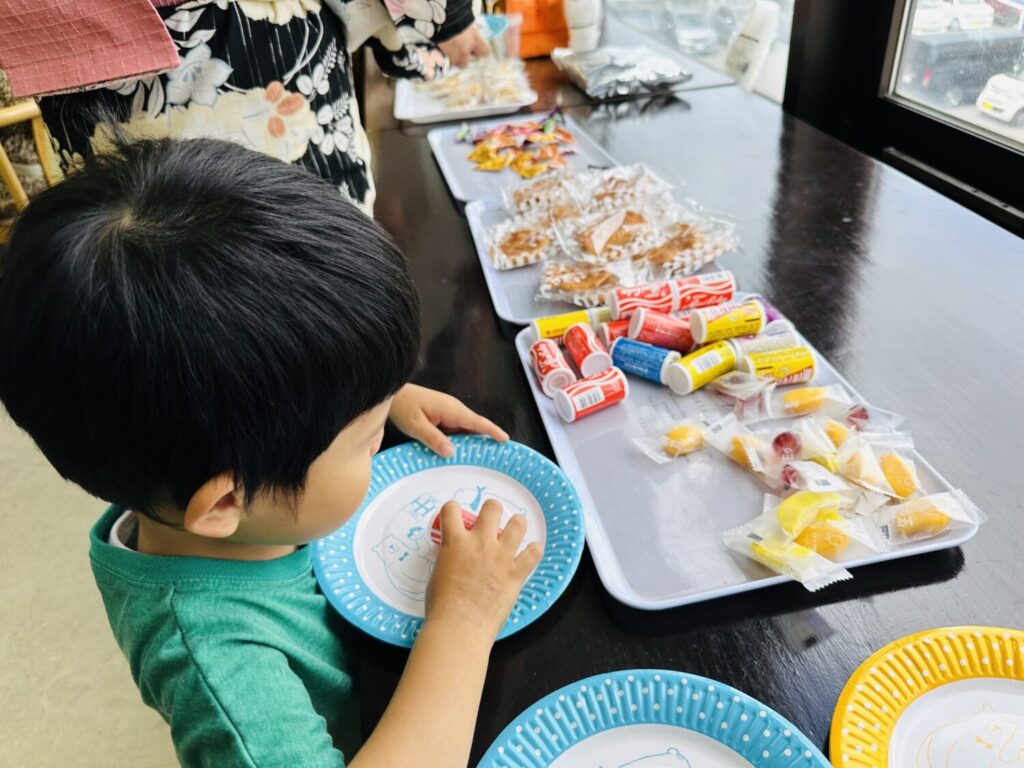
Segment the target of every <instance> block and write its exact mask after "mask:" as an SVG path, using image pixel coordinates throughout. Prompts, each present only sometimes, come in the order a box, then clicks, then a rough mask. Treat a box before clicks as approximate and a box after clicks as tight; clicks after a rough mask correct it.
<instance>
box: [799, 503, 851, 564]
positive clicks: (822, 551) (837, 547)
mask: <svg viewBox="0 0 1024 768" xmlns="http://www.w3.org/2000/svg"><path fill="white" fill-rule="evenodd" d="M841 520H843V516H842V515H840V514H839V513H838V512H834V511H828V512H824V513H822V514H821V515H819V516H818V519H817V520H815V521H814V522H813V523H811V524H810V525H809V526H807V527H806V528H804V530H803V531H802V532H801V533H800V535H799V536H797V537H796V539H794V542H795V543H796V544H799V545H800V546H803V547H807V549H812V550H814V551H815V552H817V553H818V554H819V555H821V556H822V557H826V558H828V559H829V560H835V559H837V558H838V557H839V556H840V555H842V554H843V552H845V551H846V548H847V547H849V546H850V536H849V534H847V533H846V532H845V531H843V530H842V529H841V528H840V527H838V526H836V525H834V523H835V522H836V521H841Z"/></svg>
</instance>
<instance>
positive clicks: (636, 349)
mask: <svg viewBox="0 0 1024 768" xmlns="http://www.w3.org/2000/svg"><path fill="white" fill-rule="evenodd" d="M611 351H612V363H613V364H614V365H615V367H616V368H621V369H622V370H623V371H625V372H626V373H631V374H633V375H634V376H640V377H642V378H645V379H647V380H648V381H653V382H656V383H658V384H664V383H665V372H666V371H667V370H668V367H669V366H670V365H672V363H674V362H675V361H676V360H678V359H679V353H678V352H676V351H675V350H672V349H665V348H664V347H656V346H654V345H653V344H645V343H644V342H642V341H636V340H634V339H626V338H620V339H616V340H615V342H614V343H613V344H612V350H611Z"/></svg>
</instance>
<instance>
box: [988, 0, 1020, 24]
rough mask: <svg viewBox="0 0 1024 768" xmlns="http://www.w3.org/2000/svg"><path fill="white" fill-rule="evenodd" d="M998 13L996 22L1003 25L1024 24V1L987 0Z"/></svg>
mask: <svg viewBox="0 0 1024 768" xmlns="http://www.w3.org/2000/svg"><path fill="white" fill-rule="evenodd" d="M985 2H987V3H988V4H989V5H991V6H992V9H993V10H994V11H995V13H996V19H995V21H996V24H999V25H1000V26H1003V27H1017V29H1020V28H1021V26H1022V25H1024V2H1022V0H985Z"/></svg>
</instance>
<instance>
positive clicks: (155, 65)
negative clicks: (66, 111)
mask: <svg viewBox="0 0 1024 768" xmlns="http://www.w3.org/2000/svg"><path fill="white" fill-rule="evenodd" d="M179 2H182V0H90V1H89V2H82V1H81V0H0V68H3V69H4V71H5V72H6V73H7V76H8V78H9V79H10V81H11V90H12V91H13V93H14V95H15V96H18V97H22V96H40V95H43V94H47V93H56V92H59V91H71V90H78V89H82V88H88V87H89V86H95V85H99V84H101V83H106V82H110V81H112V80H121V79H124V78H128V77H142V76H145V75H150V74H153V73H155V72H161V71H163V70H166V69H171V68H172V67H176V66H178V65H179V64H180V63H181V61H180V59H179V58H178V51H177V49H176V48H175V46H174V43H173V42H172V41H171V37H170V35H169V34H168V32H167V28H166V27H165V26H164V24H163V21H161V19H160V17H159V15H157V12H156V10H155V8H154V6H167V5H174V4H175V3H179Z"/></svg>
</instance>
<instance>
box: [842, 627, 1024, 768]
mask: <svg viewBox="0 0 1024 768" xmlns="http://www.w3.org/2000/svg"><path fill="white" fill-rule="evenodd" d="M829 750H830V757H831V760H832V764H833V765H835V766H836V767H837V768H887V767H889V766H891V767H892V768H988V767H989V766H992V767H993V768H994V767H995V766H1005V768H1024V631H1021V630H1019V629H1000V628H998V627H946V628H940V629H930V630H928V631H926V632H920V633H918V634H916V635H910V636H909V637H904V638H902V639H901V640H897V641H895V642H893V643H890V644H889V645H887V646H885V647H884V648H882V649H881V650H879V651H878V652H876V653H875V654H874V655H872V656H871V657H870V658H869V659H868V660H867V661H865V662H864V663H863V664H861V665H860V667H858V668H857V671H856V672H854V673H853V675H852V677H850V680H849V682H847V684H846V687H845V688H844V689H843V692H842V694H841V695H840V697H839V702H838V703H837V704H836V711H835V714H834V715H833V718H832V732H831V736H830V738H829Z"/></svg>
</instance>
